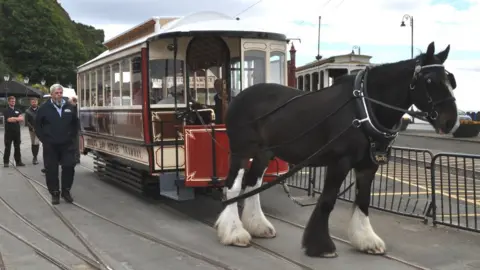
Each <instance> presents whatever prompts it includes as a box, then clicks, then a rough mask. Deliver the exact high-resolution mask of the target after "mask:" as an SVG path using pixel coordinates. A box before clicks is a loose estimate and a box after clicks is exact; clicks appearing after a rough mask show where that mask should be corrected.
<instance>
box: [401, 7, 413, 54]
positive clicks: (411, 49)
mask: <svg viewBox="0 0 480 270" xmlns="http://www.w3.org/2000/svg"><path fill="white" fill-rule="evenodd" d="M407 20H409V21H410V28H411V29H410V30H411V38H410V57H411V58H412V59H413V16H412V15H408V14H405V15H403V18H402V23H401V24H400V27H405V26H407V25H406V24H405V21H407Z"/></svg>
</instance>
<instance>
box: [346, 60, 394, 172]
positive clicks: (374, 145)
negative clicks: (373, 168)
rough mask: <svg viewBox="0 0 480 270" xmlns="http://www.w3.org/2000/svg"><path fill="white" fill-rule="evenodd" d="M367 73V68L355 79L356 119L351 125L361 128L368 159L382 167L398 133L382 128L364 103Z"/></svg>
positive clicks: (366, 94)
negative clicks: (366, 141) (366, 145)
mask: <svg viewBox="0 0 480 270" xmlns="http://www.w3.org/2000/svg"><path fill="white" fill-rule="evenodd" d="M368 71H369V68H368V67H367V68H366V69H364V70H361V71H360V72H358V73H357V76H356V78H355V83H354V90H353V96H354V97H355V101H356V102H355V104H356V106H355V107H356V113H357V116H358V118H357V119H355V120H353V123H352V124H353V125H354V127H356V128H362V130H363V132H364V133H365V135H366V136H367V138H368V140H369V142H370V158H371V159H372V161H373V162H374V163H376V164H378V165H382V164H386V163H387V162H388V160H389V156H390V149H391V146H392V144H393V142H394V141H395V139H396V138H397V135H398V132H396V131H392V130H389V129H387V128H385V127H383V126H382V125H381V124H380V123H379V121H378V120H377V118H376V117H375V114H374V113H373V111H372V109H371V106H369V105H370V104H367V102H366V98H368V92H367V78H368Z"/></svg>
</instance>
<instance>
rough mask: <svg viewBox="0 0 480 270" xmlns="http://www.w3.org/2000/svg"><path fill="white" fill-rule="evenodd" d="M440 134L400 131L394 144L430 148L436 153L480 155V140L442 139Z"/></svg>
mask: <svg viewBox="0 0 480 270" xmlns="http://www.w3.org/2000/svg"><path fill="white" fill-rule="evenodd" d="M440 136H441V135H436V134H428V133H400V134H399V136H398V137H397V140H396V141H395V144H394V145H395V146H402V147H411V148H420V149H428V150H430V151H432V152H434V153H437V152H453V153H466V154H473V155H480V140H479V141H478V142H471V141H465V140H458V139H455V138H450V139H440V138H439V137H440ZM444 136H448V135H444Z"/></svg>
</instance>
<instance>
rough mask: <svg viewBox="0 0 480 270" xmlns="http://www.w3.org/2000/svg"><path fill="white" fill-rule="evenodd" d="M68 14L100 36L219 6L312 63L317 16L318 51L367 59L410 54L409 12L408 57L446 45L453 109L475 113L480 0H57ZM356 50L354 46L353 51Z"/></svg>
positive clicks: (479, 91) (479, 107) (479, 106)
mask: <svg viewBox="0 0 480 270" xmlns="http://www.w3.org/2000/svg"><path fill="white" fill-rule="evenodd" d="M58 2H60V4H61V5H62V6H63V8H64V9H65V10H66V11H67V12H68V13H69V14H70V16H71V18H72V19H73V20H75V21H79V22H82V23H85V24H90V25H93V26H94V27H96V28H100V29H103V30H104V31H105V39H109V38H111V37H113V36H115V35H117V34H120V33H122V32H124V31H126V30H128V29H129V28H130V27H133V26H135V25H137V24H139V23H142V22H143V21H145V20H147V19H149V18H150V17H152V16H184V15H188V14H191V13H194V12H198V11H217V12H221V13H224V14H227V15H230V16H234V17H236V16H238V17H240V18H241V19H242V20H244V19H245V20H247V19H248V20H250V21H253V22H255V23H257V24H258V25H259V26H261V27H262V28H265V29H269V30H270V29H271V30H272V31H280V32H282V33H285V34H286V35H287V37H289V38H300V39H301V42H298V41H294V44H295V48H296V49H297V66H300V65H303V64H305V63H308V62H311V61H313V60H315V56H316V55H317V39H318V17H319V16H322V23H321V41H320V54H321V55H322V56H323V57H324V58H326V57H330V56H333V55H339V54H346V53H350V52H351V51H352V48H353V47H354V46H358V47H360V51H361V54H366V55H370V56H372V59H371V62H372V63H377V64H378V63H388V62H396V61H400V60H404V59H408V58H410V43H411V38H410V35H411V28H410V20H406V21H405V24H406V25H407V26H406V27H400V24H401V22H402V18H403V17H404V15H410V16H413V22H414V27H413V29H414V55H416V54H418V53H420V52H425V51H426V50H427V46H428V44H429V43H430V42H432V41H434V42H435V50H436V52H437V53H438V52H440V51H442V50H444V49H445V48H446V46H447V45H450V47H451V48H450V54H449V57H448V59H447V61H446V62H445V65H446V69H447V70H449V71H450V72H452V73H454V74H455V77H456V80H457V89H456V90H455V96H456V98H457V104H458V107H459V109H462V110H467V111H469V110H475V111H480V87H479V86H478V84H475V82H476V81H477V80H478V79H479V78H480V15H479V14H480V0H362V1H360V0H288V1H287V0H285V1H281V0H222V1H218V0H202V1H196V0H176V1H160V0H155V1H154V0H62V1H60V0H59V1H58ZM356 52H357V49H356Z"/></svg>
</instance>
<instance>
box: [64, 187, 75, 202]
mask: <svg viewBox="0 0 480 270" xmlns="http://www.w3.org/2000/svg"><path fill="white" fill-rule="evenodd" d="M62 198H63V199H64V200H65V201H66V202H68V203H73V198H72V195H71V194H70V191H68V190H63V191H62Z"/></svg>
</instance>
